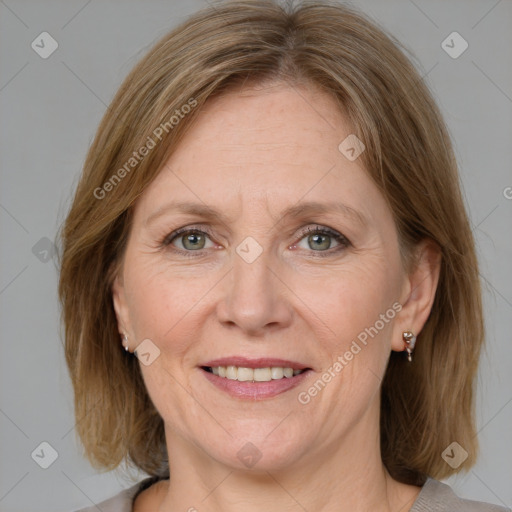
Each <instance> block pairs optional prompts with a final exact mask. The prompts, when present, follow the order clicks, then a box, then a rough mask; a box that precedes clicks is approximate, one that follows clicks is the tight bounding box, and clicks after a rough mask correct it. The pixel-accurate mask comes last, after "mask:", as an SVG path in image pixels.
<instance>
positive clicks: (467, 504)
mask: <svg viewBox="0 0 512 512" xmlns="http://www.w3.org/2000/svg"><path fill="white" fill-rule="evenodd" d="M156 481H158V478H156V477H149V478H146V479H144V480H142V481H141V482H139V483H137V484H135V485H133V486H132V487H129V488H128V489H125V490H124V491H121V492H120V493H119V494H116V495H115V496H113V497H112V498H109V499H108V500H106V501H102V502H101V503H98V504H97V505H93V506H91V507H87V508H82V509H80V510H77V511H76V512H98V511H101V512H132V507H133V502H134V501H135V498H136V497H137V495H138V494H139V493H140V492H142V491H143V490H144V489H147V488H148V487H149V486H150V485H152V484H153V483H155V482H156ZM409 512H511V509H509V508H504V507H500V506H498V505H490V504H488V503H482V502H481V501H470V500H464V499H462V498H459V497H458V496H457V495H456V494H455V493H454V492H453V491H452V489H451V487H449V486H448V485H446V484H443V483H441V482H439V481H438V480H434V479H433V478H429V479H427V481H426V483H425V485H424V486H423V487H422V489H421V491H420V493H419V494H418V496H417V498H416V500H415V502H414V504H413V506H412V508H411V509H410V510H409Z"/></svg>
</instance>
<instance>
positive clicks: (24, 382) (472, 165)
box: [0, 0, 512, 512]
mask: <svg viewBox="0 0 512 512" xmlns="http://www.w3.org/2000/svg"><path fill="white" fill-rule="evenodd" d="M353 3H354V4H355V5H357V6H359V7H361V8H362V9H363V10H364V11H365V12H366V13H368V14H369V15H370V16H371V17H373V18H374V19H375V20H377V21H378V22H380V23H381V24H382V25H384V26H385V27H386V28H388V29H389V30H390V31H391V32H392V33H393V34H394V35H395V36H396V37H397V38H398V39H399V40H401V41H402V42H403V43H405V44H406V46H407V47H409V48H410V49H411V51H412V52H413V53H414V54H415V55H416V56H417V59H418V60H417V65H418V66H419V67H420V69H421V70H422V74H425V79H426V80H427V82H428V84H429V85H430V87H431V88H432V89H433V91H434V94H435V96H436V98H437V100H438V102H439V104H440V106H441V108H442V111H443V113H444V115H445V118H446V121H447V123H448V126H449V129H450V131H451V134H452V137H453V140H454V143H455V147H456V152H457V156H458V159H459V163H460V169H461V178H462V181H463V185H464V191H465V196H466V199H467V204H468V208H469V212H470V216H471V219H472V223H473V227H474V233H475V236H476V239H477V242H478V250H479V256H480V261H481V275H482V283H483V285H484V300H485V310H486V322H487V336H488V345H487V349H486V352H485V354H484V357H483V358H482V362H481V367H480V374H479V384H480V385H479V393H478V397H477V403H478V412H477V418H478V425H479V438H480V442H481V448H482V452H481V456H480V458H479V461H478V463H477V465H476V466H475V467H474V468H473V470H471V471H470V472H469V473H468V474H464V475H459V476H457V477H455V478H452V479H450V480H449V482H448V483H450V484H451V485H452V486H453V487H454V488H455V490H456V491H457V492H458V493H459V494H461V495H463V496H465V497H468V498H472V499H479V500H483V501H489V502H493V503H498V504H502V505H506V506H508V507H512V486H511V485H510V483H511V481H512V480H511V479H512V462H511V461H512V432H511V425H512V372H511V371H510V370H511V368H512V343H511V335H510V333H511V331H512V320H511V319H512V291H511V290H512V286H511V284H512V274H511V270H510V262H511V261H512V237H511V229H510V228H511V220H512V215H511V213H512V199H507V197H506V196H507V195H508V197H509V198H510V197H512V189H507V187H512V172H511V163H512V137H511V136H512V59H511V51H510V49H511V48H512V2H511V1H510V0H501V1H497V0H489V1H486V0H480V1H468V0H460V1H426V0H414V1H413V0H411V1H409V0H400V1H390V0H388V1H378V0H365V1H363V0H361V1H357V2H353ZM204 5H206V3H205V1H202V0H194V1H186V2H185V1H177V0H172V1H171V0H168V1H156V0H151V1H146V2H142V1H135V0H130V1H124V2H120V1H118V2H116V1H113V0H109V1H101V2H100V1H98V0H93V1H87V0H72V1H69V0H68V1H64V0H53V1H47V2H38V1H36V0H32V1H15V0H3V1H0V55H1V61H0V62H1V64H0V72H1V75H0V109H1V127H0V129H1V147H0V162H1V188H0V226H1V227H0V230H1V231H0V232H1V236H2V242H1V246H0V250H1V256H0V258H1V259H0V261H1V268H0V308H1V309H0V315H1V318H0V329H1V342H2V354H1V357H0V365H1V366H0V376H1V377H0V378H1V388H0V393H1V395H0V398H1V401H0V432H1V455H0V510H1V511H2V512H7V511H29V510H30V511H49V510H52V511H63V512H64V511H70V510H74V509H76V508H79V507H81V506H87V505H91V504H92V503H93V502H98V501H101V500H103V499H105V498H106V497H108V496H111V495H113V494H114V493H117V492H118V491H119V490H121V489H122V488H124V487H127V486H129V485H132V484H133V482H134V481H135V480H137V479H141V478H143V477H144V476H145V475H143V474H137V473H132V476H133V478H134V479H135V480H129V479H128V477H125V476H122V475H116V474H115V473H107V474H97V473H96V472H95V471H94V470H93V469H92V468H91V467H90V466H89V464H88V463H87V462H86V461H85V459H84V458H83V457H82V456H81V451H80V447H79V446H78V444H77V443H76V441H75V437H74V435H75V434H74V429H73V427H74V423H75V419H74V416H73V407H72V391H71V386H70V381H69V377H68V374H67V370H66V367H65V364H64V359H63V352H62V345H61V343H62V342H61V338H60V328H59V310H58V303H57V296H56V286H57V270H56V261H55V258H53V259H51V258H50V257H51V246H49V245H48V243H49V242H48V241H45V240H43V241H41V239H44V237H47V238H48V239H50V240H53V239H54V237H55V233H56V231H57V229H58V227H59V225H60V223H61V222H62V220H63V218H64V216H65V214H66V212H67V209H68V206H69V203H70V197H71V192H72V190H73V188H74V186H75V185H76V182H77V177H78V175H79V173H80V170H81V166H82V163H83V160H84V157H85V154H86V151H87V148H88V146H89V144H90V143H91V141H92V138H93V135H94V133H95V130H96V128H97V125H98V123H99V121H100V118H101V116H102V114H103V112H104V111H105V109H106V105H107V104H108V103H109V101H110V100H111V98H112V97H113V94H114V93H115V91H116V89H117V87H118V86H119V85H120V83H121V81H122V79H123V77H124V76H125V75H126V74H127V73H128V71H129V70H130V69H131V67H132V66H133V65H134V64H135V62H136V61H137V60H138V59H139V58H140V57H141V56H142V55H143V54H144V53H145V52H146V51H147V49H148V47H149V46H150V45H151V44H152V43H153V42H154V41H155V39H156V38H158V37H160V36H161V35H163V34H164V33H165V32H167V31H168V30H169V29H170V28H172V27H173V26H174V25H176V24H177V23H179V22H180V21H181V20H182V19H183V18H184V17H186V16H187V15H188V14H189V13H192V12H194V11H196V10H197V9H198V8H200V7H203V6H204ZM43 31H47V32H49V33H50V34H51V35H52V36H53V38H55V39H56V41H57V42H58V45H59V47H58V49H57V50H56V51H55V53H53V54H52V55H51V56H50V57H49V58H47V59H42V58H41V57H39V55H38V54H36V53H35V51H33V49H32V48H31V43H32V41H33V40H34V39H35V38H36V37H37V36H38V35H39V34H40V33H41V32H43ZM453 31H457V32H459V33H460V34H461V35H462V36H463V37H464V39H466V40H467V42H468V43H469V48H468V49H467V51H466V52H464V53H463V54H462V55H461V56H460V57H459V58H457V59H453V58H451V57H450V56H449V55H448V54H447V53H446V52H445V51H444V50H443V49H442V47H441V42H442V41H443V40H444V39H445V38H446V37H447V36H448V35H449V34H450V33H451V32H453ZM507 191H508V192H507ZM36 244H37V245H36ZM34 246H36V249H33V248H34ZM45 250H47V252H46V253H45V252H44V251H45ZM34 252H35V254H34ZM47 258H50V259H49V260H48V261H46V262H45V259H47ZM447 371H449V369H447ZM42 441H47V442H49V443H50V444H51V445H52V446H53V447H54V449H55V450H56V451H57V452H58V458H57V460H56V461H55V462H54V463H53V464H52V465H51V466H50V467H49V468H48V469H42V468H40V467H39V466H38V465H37V464H36V463H35V462H34V460H33V459H32V458H31V453H32V452H33V451H34V449H35V448H36V447H38V445H39V444H40V443H41V442H42Z"/></svg>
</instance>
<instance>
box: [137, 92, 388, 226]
mask: <svg viewBox="0 0 512 512" xmlns="http://www.w3.org/2000/svg"><path fill="white" fill-rule="evenodd" d="M351 133H352V130H351V127H350V125H349V124H348V123H347V121H346V119H345V116H344V115H343V114H342V111H341V110H340V108H339V105H338V104H337V103H336V101H335V100H334V99H333V98H332V97H331V96H329V95H328V94H326V93H325V92H323V91H321V90H319V89H317V88H312V87H307V88H306V87H298V86H297V87H295V86H293V87H292V86H288V85H286V84H277V85H267V86H259V87H258V86H256V87H255V86H251V87H245V88H243V89H238V90H231V91H230V92H228V93H225V94H223V95H222V96H219V97H216V98H214V99H212V100H210V101H209V102H207V103H206V104H205V105H204V106H203V107H202V109H201V111H200V113H199V116H198V117H197V118H196V120H195V121H194V124H193V125H192V126H191V127H189V130H188V132H187V133H186V135H185V137H184V138H183V139H182V140H181V142H180V143H179V145H178V146H177V148H176V149H175V151H174V153H173V154H172V156H171V157H170V158H169V160H168V161H167V162H165V165H164V166H163V168H162V171H161V172H160V173H159V175H158V176H157V177H156V178H155V180H154V182H153V183H152V184H151V185H150V186H149V187H148V189H147V190H146V191H145V193H144V194H143V196H142V198H141V200H140V204H139V205H138V210H140V211H142V212H143V213H145V214H148V215H149V214H151V211H154V210H156V209H157V208H159V207H160V206H162V205H163V204H165V203H168V202H169V201H173V200H179V201H194V202H200V203H204V204H208V205H210V206H214V207H215V208H217V209H222V210H224V211H225V212H226V213H229V211H230V210H232V212H231V213H232V214H233V215H235V216H236V215H239V214H240V211H241V210H244V211H248V212H250V213H254V214H257V215H260V214H261V213H263V212H268V213H269V214H271V215H272V214H274V215H277V213H278V211H280V210H281V208H282V207H289V206H291V205H293V204H295V203H297V202H299V201H314V202H326V203H332V202H336V201H342V202H343V203H344V204H346V205H347V206H349V207H354V208H356V207H357V209H359V210H360V211H362V212H363V213H366V214H367V216H368V217H370V218H371V217H372V216H373V215H375V213H377V214H379V215H381V214H382V212H380V213H378V212H374V214H373V215H372V212H371V210H372V207H371V206H373V207H377V208H373V209H374V210H375V209H376V210H378V207H379V206H380V207H383V206H384V205H383V201H384V199H383V197H382V196H381V194H380V193H379V192H378V190H377V188H376V186H375V184H374V183H373V182H372V180H371V178H370V177H369V176H368V174H367V172H366V171H365V169H364V168H363V167H362V164H361V163H360V161H358V160H357V159H356V160H355V161H350V160H348V159H347V158H346V157H345V156H344V155H343V154H342V153H341V152H340V150H339V149H338V146H339V144H340V143H341V142H342V141H343V140H344V139H345V138H346V137H347V136H349V135H350V134H351Z"/></svg>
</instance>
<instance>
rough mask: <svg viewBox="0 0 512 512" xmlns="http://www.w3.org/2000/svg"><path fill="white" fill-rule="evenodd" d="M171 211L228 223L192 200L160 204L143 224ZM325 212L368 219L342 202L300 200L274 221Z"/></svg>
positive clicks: (365, 223)
mask: <svg viewBox="0 0 512 512" xmlns="http://www.w3.org/2000/svg"><path fill="white" fill-rule="evenodd" d="M172 212H179V213H185V214H189V215H195V216H198V217H205V218H210V219H212V220H214V221H217V222H219V223H221V224H229V223H230V219H228V218H227V216H225V215H224V214H223V213H222V212H220V211H219V210H217V209H215V208H213V207H211V206H208V205H206V204H204V203H194V202H173V203H170V204H167V205H165V206H162V207H161V208H159V209H158V210H157V211H156V212H154V213H152V214H151V215H150V216H149V217H148V218H147V219H146V221H145V224H146V225H147V224H150V223H152V222H154V221H155V220H157V219H158V218H160V217H162V216H163V215H166V214H168V213H172ZM325 213H340V214H342V215H344V216H345V217H349V218H350V219H352V220H354V221H356V222H358V223H360V224H362V225H363V226H367V225H368V221H367V219H366V217H365V216H364V215H363V214H362V213H361V212H360V211H359V210H356V209H355V208H352V207H351V206H347V205H345V204H343V203H338V202H328V203H320V202H315V201H308V202H301V203H298V204H295V205H293V206H290V207H288V208H286V209H285V210H283V211H282V212H281V213H280V215H279V216H278V217H279V219H280V220H279V221H276V223H277V224H278V223H279V222H281V220H283V219H286V218H300V217H306V216H308V215H315V214H316V215H318V214H325Z"/></svg>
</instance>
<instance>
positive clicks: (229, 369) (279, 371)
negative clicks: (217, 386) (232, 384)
mask: <svg viewBox="0 0 512 512" xmlns="http://www.w3.org/2000/svg"><path fill="white" fill-rule="evenodd" d="M211 370H212V373H213V374H214V375H218V376H219V377H224V378H227V379H231V380H238V381H240V382H251V381H252V382H268V381H271V380H279V379H282V378H287V379H289V378H291V377H294V376H295V375H299V374H300V373H302V372H303V370H294V369H293V368H283V367H280V366H273V367H272V368H254V369H253V368H244V367H243V366H215V367H213V368H211Z"/></svg>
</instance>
